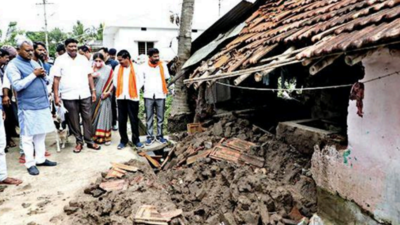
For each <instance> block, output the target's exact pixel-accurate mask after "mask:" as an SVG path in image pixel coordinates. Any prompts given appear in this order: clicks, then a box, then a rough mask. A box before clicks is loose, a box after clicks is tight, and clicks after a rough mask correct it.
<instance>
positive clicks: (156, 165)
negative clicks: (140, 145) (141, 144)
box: [139, 152, 161, 168]
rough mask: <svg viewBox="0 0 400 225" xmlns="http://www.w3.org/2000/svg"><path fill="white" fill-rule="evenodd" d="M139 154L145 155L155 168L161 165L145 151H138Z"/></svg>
mask: <svg viewBox="0 0 400 225" xmlns="http://www.w3.org/2000/svg"><path fill="white" fill-rule="evenodd" d="M139 155H140V156H142V157H145V158H146V159H147V160H148V161H149V162H150V163H151V164H152V165H153V166H155V167H156V168H160V167H161V165H160V163H159V162H157V160H155V159H153V158H151V156H149V155H147V154H146V153H145V152H139Z"/></svg>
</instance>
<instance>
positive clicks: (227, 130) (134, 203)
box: [64, 116, 316, 225]
mask: <svg viewBox="0 0 400 225" xmlns="http://www.w3.org/2000/svg"><path fill="white" fill-rule="evenodd" d="M207 124H208V125H207ZM203 125H204V126H205V131H204V132H201V133H197V134H194V135H188V134H187V133H186V132H183V133H178V134H175V135H172V137H171V138H172V139H173V140H174V141H175V142H176V143H175V146H174V147H173V148H172V151H171V152H172V153H171V154H170V156H169V158H167V159H166V162H164V163H163V166H162V168H158V169H157V170H156V171H157V175H156V174H155V173H154V171H153V170H152V169H151V168H150V166H149V165H148V164H146V163H142V162H138V161H130V162H129V163H127V165H131V166H136V167H138V168H140V170H139V171H137V172H135V173H126V174H125V175H124V176H123V177H122V178H111V181H113V180H115V181H118V180H121V179H123V180H126V183H124V186H123V188H122V189H118V190H111V191H110V190H109V191H105V190H104V187H103V188H102V187H101V184H102V183H104V182H109V181H110V179H106V173H104V174H102V177H101V178H99V179H98V180H97V181H96V183H94V184H92V185H91V186H90V187H88V188H87V189H86V190H85V193H86V194H88V195H91V197H90V198H89V199H87V200H78V201H72V202H70V204H69V205H68V206H66V208H65V210H64V211H65V212H66V213H67V214H69V215H70V218H72V220H71V221H72V223H73V224H133V223H134V217H135V215H136V213H137V212H138V210H139V208H140V207H142V206H143V205H152V206H155V207H157V209H158V210H159V211H169V210H174V209H182V210H183V214H182V218H183V219H184V220H185V224H211V225H216V224H220V223H222V222H223V223H224V224H225V225H233V224H297V223H298V222H299V221H300V220H301V219H302V218H303V217H311V216H312V214H313V213H315V212H316V187H315V183H314V181H313V179H312V178H311V174H310V172H309V168H310V158H309V156H306V155H302V154H301V153H299V152H297V151H296V149H294V148H293V147H291V146H289V145H287V144H285V143H284V142H282V141H280V140H277V139H276V138H275V136H274V135H273V134H270V133H268V132H265V131H263V130H262V129H260V128H257V127H255V126H253V125H251V124H250V122H249V121H247V120H244V119H239V118H235V117H233V116H230V117H225V118H221V119H219V121H209V122H208V123H205V124H203ZM232 138H237V139H240V140H246V141H248V142H252V143H251V144H252V145H254V146H253V147H252V148H251V149H250V150H249V151H248V152H246V154H247V155H248V156H251V157H253V158H257V159H258V161H257V162H260V160H259V159H261V160H262V164H261V165H260V164H259V163H258V165H255V164H254V163H253V164H252V163H246V161H243V162H242V161H237V162H233V161H229V160H224V159H219V160H217V159H215V158H211V156H210V152H212V151H213V150H215V148H216V147H218V146H221V145H222V142H221V139H224V140H225V141H227V140H232ZM193 156H196V157H197V156H199V157H198V158H196V159H195V160H191V157H193ZM251 157H250V158H251ZM172 224H173V223H172ZM177 224H179V223H177Z"/></svg>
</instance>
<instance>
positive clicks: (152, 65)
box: [142, 48, 170, 145]
mask: <svg viewBox="0 0 400 225" xmlns="http://www.w3.org/2000/svg"><path fill="white" fill-rule="evenodd" d="M147 55H148V56H149V61H148V63H145V64H143V68H142V71H143V78H144V95H143V97H144V105H145V108H146V118H147V140H146V142H145V144H146V145H151V144H152V143H153V142H154V141H155V140H157V141H158V142H160V143H163V144H164V143H166V142H167V140H166V139H165V138H164V136H163V126H164V113H165V99H166V97H167V94H168V89H167V82H166V80H168V79H169V77H170V76H169V72H168V68H167V66H166V65H165V63H163V62H161V61H160V52H159V51H158V49H155V48H152V49H149V52H148V54H147ZM154 110H156V114H157V136H156V138H154V135H153V120H154Z"/></svg>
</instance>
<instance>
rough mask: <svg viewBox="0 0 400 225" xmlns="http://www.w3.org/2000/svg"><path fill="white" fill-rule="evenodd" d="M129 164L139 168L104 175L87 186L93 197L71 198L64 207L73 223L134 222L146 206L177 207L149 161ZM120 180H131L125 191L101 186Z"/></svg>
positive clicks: (161, 209) (132, 161)
mask: <svg viewBox="0 0 400 225" xmlns="http://www.w3.org/2000/svg"><path fill="white" fill-rule="evenodd" d="M126 164H127V165H129V166H135V167H137V168H139V171H138V172H135V173H126V175H125V176H124V177H123V178H122V179H118V178H115V179H114V178H113V179H106V178H104V177H105V176H106V174H102V177H101V178H99V179H98V180H97V181H96V183H94V184H92V185H91V186H90V187H88V188H86V189H85V194H89V195H92V196H93V198H91V199H90V200H86V201H80V200H78V201H71V202H70V203H69V206H66V207H65V208H64V211H65V212H66V213H67V214H70V216H71V217H73V218H72V220H71V221H72V223H73V224H121V225H122V224H129V225H131V224H132V223H133V219H134V217H135V214H136V212H137V211H138V210H139V208H140V207H141V206H142V205H153V206H156V207H157V209H158V210H160V211H169V210H173V209H176V207H175V204H174V203H173V202H172V201H171V199H170V197H169V195H168V194H167V193H166V191H165V190H164V188H163V187H162V186H161V185H160V183H159V182H157V177H156V176H155V175H154V172H153V171H152V169H151V168H150V166H149V165H148V164H146V163H143V162H139V161H135V160H131V161H130V162H128V163H126ZM119 180H122V181H126V182H127V185H126V187H124V188H123V189H122V190H113V191H105V190H104V189H102V188H100V186H101V184H102V183H104V182H112V181H119Z"/></svg>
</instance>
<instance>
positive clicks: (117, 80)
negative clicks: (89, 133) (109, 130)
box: [113, 50, 143, 149]
mask: <svg viewBox="0 0 400 225" xmlns="http://www.w3.org/2000/svg"><path fill="white" fill-rule="evenodd" d="M117 57H118V61H119V63H120V65H118V66H117V67H115V70H114V77H113V79H114V80H113V83H114V86H115V88H116V90H115V96H116V97H117V105H118V123H119V134H120V136H121V142H120V144H119V145H118V149H123V148H125V147H126V145H127V144H128V142H129V139H128V134H127V122H128V116H129V120H130V122H131V129H132V143H133V144H134V145H135V146H136V147H137V148H143V144H142V143H141V142H140V140H139V118H138V113H139V98H140V95H139V90H140V89H141V88H142V86H143V78H142V76H141V75H142V73H141V72H140V71H139V68H138V67H136V66H134V64H133V63H132V60H131V55H130V54H129V52H128V51H126V50H121V51H120V52H118V54H117Z"/></svg>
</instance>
